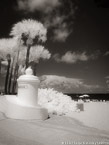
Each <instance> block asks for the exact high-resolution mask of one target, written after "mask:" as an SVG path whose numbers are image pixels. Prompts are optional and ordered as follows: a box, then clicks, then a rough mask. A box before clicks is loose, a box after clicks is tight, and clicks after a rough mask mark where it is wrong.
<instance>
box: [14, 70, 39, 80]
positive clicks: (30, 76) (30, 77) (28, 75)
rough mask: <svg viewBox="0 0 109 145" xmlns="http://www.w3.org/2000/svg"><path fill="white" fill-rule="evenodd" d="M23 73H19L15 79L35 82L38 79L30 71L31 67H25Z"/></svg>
mask: <svg viewBox="0 0 109 145" xmlns="http://www.w3.org/2000/svg"><path fill="white" fill-rule="evenodd" d="M25 73H26V74H25V75H21V76H20V77H19V78H18V79H17V81H18V82H23V81H24V82H26V81H27V82H28V81H29V82H37V81H39V79H38V77H37V76H34V75H33V71H32V69H31V68H30V67H29V68H27V69H26V71H25Z"/></svg>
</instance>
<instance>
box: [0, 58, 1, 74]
mask: <svg viewBox="0 0 109 145" xmlns="http://www.w3.org/2000/svg"><path fill="white" fill-rule="evenodd" d="M0 74H1V59H0Z"/></svg>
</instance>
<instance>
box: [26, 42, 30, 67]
mask: <svg viewBox="0 0 109 145" xmlns="http://www.w3.org/2000/svg"><path fill="white" fill-rule="evenodd" d="M30 48H31V46H30V45H28V47H27V53H26V62H25V63H26V68H28V66H29V54H30Z"/></svg>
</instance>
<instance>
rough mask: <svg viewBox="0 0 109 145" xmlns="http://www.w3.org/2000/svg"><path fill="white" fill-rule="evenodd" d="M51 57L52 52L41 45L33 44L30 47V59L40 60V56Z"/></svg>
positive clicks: (43, 57)
mask: <svg viewBox="0 0 109 145" xmlns="http://www.w3.org/2000/svg"><path fill="white" fill-rule="evenodd" d="M50 57H51V54H50V52H49V51H48V50H47V49H45V48H44V47H43V46H41V45H37V46H33V47H31V49H30V56H29V60H30V61H35V62H38V61H39V59H40V58H42V59H49V58H50Z"/></svg>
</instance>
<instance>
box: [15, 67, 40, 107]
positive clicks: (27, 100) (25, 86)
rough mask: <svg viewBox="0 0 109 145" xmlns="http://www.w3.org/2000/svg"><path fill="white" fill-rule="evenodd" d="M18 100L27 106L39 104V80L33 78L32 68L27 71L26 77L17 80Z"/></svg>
mask: <svg viewBox="0 0 109 145" xmlns="http://www.w3.org/2000/svg"><path fill="white" fill-rule="evenodd" d="M17 82H18V98H19V100H20V101H21V102H22V103H23V104H25V105H27V106H36V105H37V103H38V87H39V83H40V81H39V79H38V77H36V76H33V74H32V70H31V68H28V69H26V75H22V76H20V77H19V78H18V79H17Z"/></svg>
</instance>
